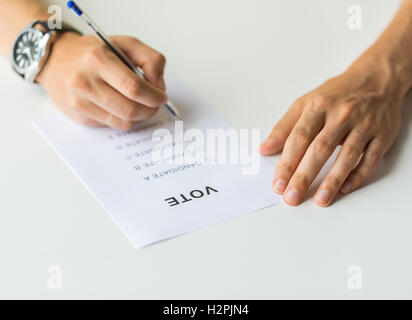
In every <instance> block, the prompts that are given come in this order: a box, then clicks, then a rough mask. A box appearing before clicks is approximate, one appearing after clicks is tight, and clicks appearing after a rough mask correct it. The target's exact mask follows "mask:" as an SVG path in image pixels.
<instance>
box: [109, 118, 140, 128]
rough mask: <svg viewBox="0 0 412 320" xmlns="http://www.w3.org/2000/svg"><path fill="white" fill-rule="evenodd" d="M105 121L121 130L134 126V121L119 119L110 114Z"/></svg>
mask: <svg viewBox="0 0 412 320" xmlns="http://www.w3.org/2000/svg"><path fill="white" fill-rule="evenodd" d="M107 123H109V125H110V126H111V127H113V128H116V129H119V130H121V131H130V130H132V129H133V127H134V122H132V121H124V120H120V119H118V118H116V117H114V116H112V115H109V116H108V119H107Z"/></svg>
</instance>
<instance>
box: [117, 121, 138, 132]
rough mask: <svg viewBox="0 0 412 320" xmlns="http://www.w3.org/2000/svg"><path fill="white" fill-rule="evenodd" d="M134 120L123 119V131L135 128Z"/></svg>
mask: <svg viewBox="0 0 412 320" xmlns="http://www.w3.org/2000/svg"><path fill="white" fill-rule="evenodd" d="M134 125H135V124H134V122H132V121H122V123H121V125H120V128H121V130H123V131H130V130H132V129H133V128H134Z"/></svg>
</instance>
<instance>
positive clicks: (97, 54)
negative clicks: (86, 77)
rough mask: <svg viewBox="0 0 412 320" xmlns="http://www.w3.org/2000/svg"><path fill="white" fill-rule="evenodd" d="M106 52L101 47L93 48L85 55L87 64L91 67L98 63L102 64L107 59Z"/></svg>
mask: <svg viewBox="0 0 412 320" xmlns="http://www.w3.org/2000/svg"><path fill="white" fill-rule="evenodd" d="M104 53H105V50H104V48H103V47H101V46H93V47H91V48H89V49H88V50H87V51H86V52H85V54H84V59H85V62H86V63H87V64H89V65H94V64H96V63H102V62H103V60H104V57H105V54H104Z"/></svg>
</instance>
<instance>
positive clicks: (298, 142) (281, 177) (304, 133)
mask: <svg viewBox="0 0 412 320" xmlns="http://www.w3.org/2000/svg"><path fill="white" fill-rule="evenodd" d="M324 120H325V119H324V114H323V113H320V112H313V111H305V112H304V113H303V114H302V116H301V118H300V119H299V120H298V122H297V123H296V126H295V127H294V128H293V130H292V132H291V134H290V136H289V137H288V139H287V140H286V143H285V147H284V149H283V152H282V156H281V158H280V161H279V164H278V166H277V168H276V170H275V175H274V178H273V186H272V187H273V190H274V192H276V193H278V194H282V193H283V192H284V190H285V188H286V186H287V185H288V183H289V180H290V178H291V177H292V175H293V174H294V172H295V170H296V168H297V167H298V165H299V163H300V161H301V159H302V157H303V155H304V154H305V152H306V150H307V148H308V147H309V145H310V144H311V142H312V140H313V139H314V138H315V137H316V135H317V134H318V133H319V131H320V130H321V128H322V126H323V124H324Z"/></svg>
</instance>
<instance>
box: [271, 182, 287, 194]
mask: <svg viewBox="0 0 412 320" xmlns="http://www.w3.org/2000/svg"><path fill="white" fill-rule="evenodd" d="M285 189H286V181H285V180H282V179H277V180H276V182H275V183H274V185H273V191H275V192H276V193H278V194H282V193H283V192H284V191H285Z"/></svg>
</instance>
